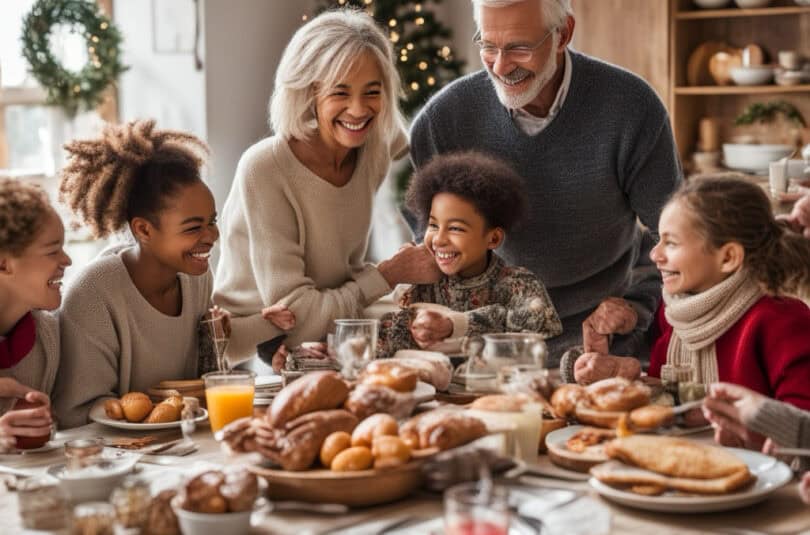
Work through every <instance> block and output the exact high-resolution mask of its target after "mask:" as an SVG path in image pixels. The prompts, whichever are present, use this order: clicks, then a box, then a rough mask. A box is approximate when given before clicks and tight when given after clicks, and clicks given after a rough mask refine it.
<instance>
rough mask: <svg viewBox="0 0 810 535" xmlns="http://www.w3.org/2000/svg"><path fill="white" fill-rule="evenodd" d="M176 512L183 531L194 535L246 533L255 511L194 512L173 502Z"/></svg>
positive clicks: (248, 530)
mask: <svg viewBox="0 0 810 535" xmlns="http://www.w3.org/2000/svg"><path fill="white" fill-rule="evenodd" d="M172 509H174V514H175V515H177V521H178V522H179V524H180V532H181V533H193V534H194V535H226V534H227V535H246V534H247V533H249V532H250V515H251V513H252V512H253V511H243V512H241V513H220V514H211V513H193V512H191V511H186V510H185V509H183V508H181V507H178V506H177V505H176V504H174V503H173V504H172Z"/></svg>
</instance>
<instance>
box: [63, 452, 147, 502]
mask: <svg viewBox="0 0 810 535" xmlns="http://www.w3.org/2000/svg"><path fill="white" fill-rule="evenodd" d="M138 457H139V456H137V455H128V456H125V457H122V458H120V459H112V460H103V461H102V463H101V464H100V465H98V466H106V467H108V469H101V468H98V466H97V467H88V468H85V469H84V470H86V471H87V472H86V473H87V475H78V474H77V475H76V476H74V475H72V474H71V473H70V472H68V471H67V470H66V468H65V464H64V463H59V464H52V465H50V466H49V467H48V468H47V473H48V475H50V476H53V477H55V478H56V479H58V480H59V486H60V487H62V490H64V491H65V494H67V495H68V496H69V497H70V501H71V502H73V503H82V502H97V501H102V502H103V501H107V500H108V499H109V497H110V494H111V493H112V491H113V489H115V487H117V486H118V485H119V484H120V483H121V482H122V481H123V480H124V478H125V477H126V476H127V475H129V474H130V473H132V469H133V468H134V467H135V463H136V462H137V460H138Z"/></svg>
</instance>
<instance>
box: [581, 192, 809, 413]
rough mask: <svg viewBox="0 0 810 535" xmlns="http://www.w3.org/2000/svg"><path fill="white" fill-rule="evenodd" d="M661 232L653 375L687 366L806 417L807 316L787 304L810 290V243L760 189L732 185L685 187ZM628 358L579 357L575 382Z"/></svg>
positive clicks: (700, 376) (799, 306) (701, 378)
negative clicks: (775, 211)
mask: <svg viewBox="0 0 810 535" xmlns="http://www.w3.org/2000/svg"><path fill="white" fill-rule="evenodd" d="M658 230H659V233H660V235H661V240H660V242H659V243H658V245H656V246H655V248H654V249H653V250H652V252H651V253H650V257H651V258H652V259H653V261H655V263H656V266H657V268H658V270H659V271H660V272H661V276H662V278H663V286H664V287H663V303H662V304H661V306H660V308H659V310H658V313H657V317H656V321H655V323H654V324H653V328H652V333H651V334H652V340H653V342H652V348H651V352H650V368H649V375H651V376H653V377H660V376H661V375H662V373H663V374H666V373H667V372H668V371H669V370H671V369H672V368H673V367H676V366H689V367H691V368H692V370H693V377H692V379H693V380H694V381H697V382H700V383H704V384H708V383H713V382H716V381H725V382H730V383H735V384H739V385H743V386H745V387H748V388H750V389H752V390H754V391H756V392H760V393H762V394H764V395H766V396H768V397H772V398H775V399H778V400H780V401H784V402H787V403H791V404H793V405H795V406H797V407H799V408H802V409H805V410H810V308H808V307H807V305H805V304H804V303H803V302H802V301H799V300H797V299H793V298H789V297H785V294H789V293H794V292H796V291H797V290H798V289H799V288H804V287H807V285H808V284H810V240H807V239H806V238H804V237H802V236H801V235H799V234H796V233H794V232H792V231H790V230H788V229H787V228H786V227H784V226H782V225H781V224H780V223H778V222H777V221H776V220H775V219H774V216H773V213H772V212H771V206H770V202H769V200H768V197H767V196H766V195H765V193H764V192H763V191H762V189H761V188H760V187H759V186H757V185H755V184H751V183H749V182H744V181H741V180H728V179H702V180H693V181H690V182H688V183H686V184H684V185H683V186H682V187H681V189H680V190H678V191H677V192H676V193H675V194H674V195H673V197H672V198H671V199H670V201H669V202H668V203H667V205H666V206H665V208H664V210H663V212H662V213H661V219H660V221H659V225H658ZM623 358H626V357H613V356H607V355H601V356H596V355H594V354H585V355H582V356H581V357H580V358H579V359H578V360H577V362H576V364H575V370H574V371H575V377H577V379H578V380H580V379H581V378H582V377H583V376H585V375H586V373H584V372H585V371H586V369H588V370H589V371H591V372H593V370H594V368H595V367H601V368H602V369H608V368H610V367H611V366H610V365H611V364H612V367H613V369H615V370H620V369H621V368H622V366H620V363H621V359H623ZM597 362H599V365H598V366H595V364H597ZM607 375H613V374H607Z"/></svg>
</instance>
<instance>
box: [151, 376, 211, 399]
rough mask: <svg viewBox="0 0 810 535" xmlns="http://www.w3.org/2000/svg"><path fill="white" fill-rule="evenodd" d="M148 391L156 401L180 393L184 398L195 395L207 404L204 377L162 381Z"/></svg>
mask: <svg viewBox="0 0 810 535" xmlns="http://www.w3.org/2000/svg"><path fill="white" fill-rule="evenodd" d="M146 393H147V394H148V395H149V397H150V398H152V401H154V402H156V403H159V402H161V401H163V400H164V399H166V398H168V397H169V396H174V395H177V394H178V393H179V394H180V395H181V396H182V397H184V398H187V397H194V398H197V399H199V400H200V403H201V404H203V405H204V404H205V383H204V382H203V380H202V379H185V380H175V381H161V382H159V383H158V384H157V385H155V386H153V387H152V388H150V389H149V390H147V391H146Z"/></svg>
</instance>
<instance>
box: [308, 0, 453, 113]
mask: <svg viewBox="0 0 810 535" xmlns="http://www.w3.org/2000/svg"><path fill="white" fill-rule="evenodd" d="M439 3H441V0H422V1H409V0H320V2H319V6H318V8H317V13H320V12H322V11H325V10H327V9H335V8H341V7H346V6H349V7H354V8H359V9H364V10H365V11H366V12H368V14H369V15H371V16H373V17H374V19H375V20H376V21H377V22H378V23H379V24H380V26H382V27H383V28H384V29H385V31H386V32H387V33H388V37H389V39H391V43H392V44H393V47H394V54H395V56H396V57H397V58H398V59H397V67H398V68H399V76H400V78H401V79H402V89H403V93H404V95H405V96H404V98H402V100H401V101H400V106H401V107H402V111H403V112H404V113H405V115H406V116H408V117H410V116H412V115H413V113H414V112H415V111H416V110H418V109H419V108H420V107H421V106H422V105H423V104H424V103H425V102H427V100H428V99H429V98H430V96H431V95H433V94H434V93H435V92H436V91H438V90H439V89H441V88H442V87H443V86H444V85H446V84H447V83H448V82H450V81H452V80H454V79H456V78H457V77H458V76H459V75H460V74H461V69H462V67H463V66H464V62H463V61H462V60H459V59H457V58H455V57H454V55H453V50H452V49H451V48H450V38H451V37H452V32H451V30H450V29H449V28H447V27H446V26H444V25H442V23H440V22H439V21H438V20H436V17H435V15H434V13H433V12H432V11H431V10H430V9H429V7H430V4H439Z"/></svg>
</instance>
